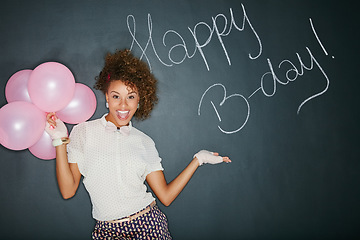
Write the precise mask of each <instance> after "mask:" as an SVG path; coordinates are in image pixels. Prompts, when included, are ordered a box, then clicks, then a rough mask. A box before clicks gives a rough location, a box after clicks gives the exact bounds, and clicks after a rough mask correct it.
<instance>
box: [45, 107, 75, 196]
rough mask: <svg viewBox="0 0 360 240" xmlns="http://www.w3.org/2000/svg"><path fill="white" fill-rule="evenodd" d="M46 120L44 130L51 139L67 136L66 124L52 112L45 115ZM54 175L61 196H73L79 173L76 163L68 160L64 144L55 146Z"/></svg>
mask: <svg viewBox="0 0 360 240" xmlns="http://www.w3.org/2000/svg"><path fill="white" fill-rule="evenodd" d="M47 122H48V124H47V127H46V131H47V132H48V133H49V135H50V136H51V138H52V139H53V140H54V139H58V138H61V139H64V137H66V136H67V130H66V126H65V125H64V123H63V122H61V121H60V120H58V119H57V118H56V116H55V114H54V113H49V114H48V115H47ZM57 125H59V126H57ZM56 177H57V182H58V185H59V189H60V192H61V195H62V196H63V198H64V199H68V198H71V197H73V196H74V195H75V193H76V190H77V188H78V187H79V183H80V179H81V173H80V171H79V167H78V165H77V164H76V163H69V162H68V156H67V150H66V145H65V144H61V145H58V146H56Z"/></svg>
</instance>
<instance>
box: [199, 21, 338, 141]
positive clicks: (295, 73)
mask: <svg viewBox="0 0 360 240" xmlns="http://www.w3.org/2000/svg"><path fill="white" fill-rule="evenodd" d="M310 24H311V27H312V29H313V32H314V34H315V37H316V38H317V39H318V42H319V44H320V45H321V47H322V48H323V50H324V52H325V53H326V55H327V52H326V51H325V48H324V47H323V45H322V44H321V42H320V39H319V37H318V36H317V34H316V32H315V30H314V27H313V24H312V22H311V19H310ZM305 48H306V50H307V52H308V54H309V56H310V63H309V64H307V65H306V64H305V63H304V61H303V60H302V58H301V56H300V54H299V53H296V56H297V60H298V62H299V64H300V67H298V68H297V67H296V65H295V64H294V63H293V62H292V61H290V60H289V59H284V60H282V61H281V62H280V63H279V64H278V66H277V68H278V69H280V68H282V67H286V66H287V68H286V69H287V71H286V72H285V76H284V77H285V79H282V78H280V77H279V75H278V74H277V73H276V69H274V67H273V64H272V62H271V59H270V58H267V63H268V66H269V71H268V72H266V73H264V74H263V75H262V77H261V79H260V87H259V88H257V89H256V90H255V91H254V92H253V93H251V94H250V95H249V96H248V97H247V98H245V97H244V96H243V95H241V94H238V93H235V94H232V95H230V96H229V97H227V96H226V88H225V86H224V85H222V84H221V83H217V84H214V85H212V86H210V87H209V88H208V89H206V91H205V92H204V94H203V95H202V97H201V99H200V103H199V107H198V115H199V116H200V115H201V106H202V105H203V99H204V97H205V95H206V94H207V92H208V91H209V90H210V89H211V88H213V87H216V86H221V87H222V88H223V89H224V99H223V101H222V102H221V103H220V104H219V106H222V105H223V104H224V103H225V101H226V100H227V99H229V98H230V97H233V96H238V97H242V98H243V100H244V101H245V102H246V104H247V112H246V113H244V115H246V118H245V121H244V122H242V123H239V124H240V127H239V128H237V129H235V130H232V131H231V130H228V131H225V130H223V128H221V127H220V125H218V128H219V129H220V131H221V132H223V133H225V134H233V133H236V132H238V131H240V130H241V129H242V128H243V127H244V126H245V124H246V123H247V121H248V119H249V115H250V104H249V99H250V98H251V97H253V96H254V95H255V94H256V93H257V92H259V91H260V90H261V92H262V93H263V94H264V96H266V97H272V96H274V95H275V93H276V91H277V85H278V84H281V85H288V84H289V83H290V82H294V81H295V80H296V79H297V78H298V77H299V76H303V75H304V73H305V70H307V71H311V70H313V69H314V68H315V66H316V67H317V68H318V70H320V72H321V73H322V75H323V76H324V78H325V81H324V87H323V89H322V90H321V91H319V92H317V93H315V94H314V95H312V96H310V97H308V98H306V99H305V100H304V101H302V102H301V103H300V105H299V106H298V109H297V114H299V112H300V110H301V108H302V107H303V106H304V104H305V103H307V102H309V101H310V100H312V99H314V98H316V97H319V96H321V95H323V94H324V93H325V92H326V91H327V90H328V88H329V84H330V80H329V78H328V76H327V74H326V72H325V71H324V69H323V68H322V67H321V65H320V63H319V62H318V61H317V60H316V58H315V56H314V54H313V53H312V52H311V50H310V48H308V47H305ZM333 58H334V57H333ZM265 81H270V84H267V86H270V89H269V88H268V89H266V88H265V84H264V82H265ZM210 103H211V105H212V107H213V108H214V111H215V113H216V115H217V117H218V119H219V122H221V117H220V115H219V113H218V111H217V109H216V106H215V105H214V103H213V102H212V101H210Z"/></svg>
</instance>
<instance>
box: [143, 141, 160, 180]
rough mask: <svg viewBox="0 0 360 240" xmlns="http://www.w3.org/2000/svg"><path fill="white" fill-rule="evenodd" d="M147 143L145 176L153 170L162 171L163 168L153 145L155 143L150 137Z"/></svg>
mask: <svg viewBox="0 0 360 240" xmlns="http://www.w3.org/2000/svg"><path fill="white" fill-rule="evenodd" d="M146 145H147V148H146V150H147V165H146V170H145V177H146V176H147V175H148V174H149V173H151V172H155V171H163V170H164V168H163V167H162V164H161V158H160V156H159V153H158V151H157V149H156V147H155V143H154V141H153V140H152V139H149V141H148V143H147V144H146Z"/></svg>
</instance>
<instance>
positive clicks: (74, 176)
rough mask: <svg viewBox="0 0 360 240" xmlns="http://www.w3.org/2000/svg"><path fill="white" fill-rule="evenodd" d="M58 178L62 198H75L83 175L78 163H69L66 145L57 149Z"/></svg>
mask: <svg viewBox="0 0 360 240" xmlns="http://www.w3.org/2000/svg"><path fill="white" fill-rule="evenodd" d="M56 178H57V182H58V185H59V189H60V192H61V195H62V197H63V198H64V199H68V198H71V197H73V196H74V195H75V193H76V190H77V189H78V187H79V183H80V179H81V173H80V171H79V167H78V165H77V163H68V158H67V152H66V145H64V144H62V145H60V146H57V147H56Z"/></svg>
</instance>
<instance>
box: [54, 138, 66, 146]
mask: <svg viewBox="0 0 360 240" xmlns="http://www.w3.org/2000/svg"><path fill="white" fill-rule="evenodd" d="M69 142H70V138H68V137H63V138H58V139H54V140H53V141H52V145H53V146H54V147H57V146H61V145H66V144H68V143H69Z"/></svg>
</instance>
